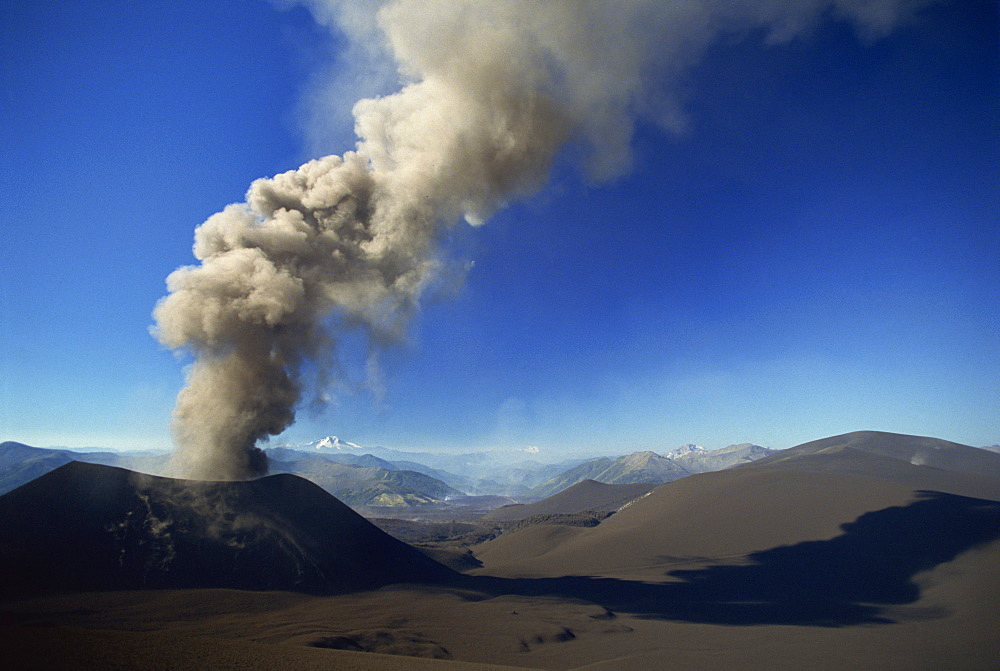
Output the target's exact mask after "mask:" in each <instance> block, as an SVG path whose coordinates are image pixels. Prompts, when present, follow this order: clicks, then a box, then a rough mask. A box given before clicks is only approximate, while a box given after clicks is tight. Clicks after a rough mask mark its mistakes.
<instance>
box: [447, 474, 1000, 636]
mask: <svg viewBox="0 0 1000 671" xmlns="http://www.w3.org/2000/svg"><path fill="white" fill-rule="evenodd" d="M842 528H843V530H844V533H843V534H842V535H840V536H837V537H836V538H833V539H830V540H826V541H808V542H802V543H797V544H795V545H788V546H781V547H776V548H772V549H770V550H765V551H763V552H756V553H753V554H751V555H749V556H748V557H747V558H748V559H749V560H750V562H751V563H750V564H746V565H738V566H737V565H715V566H709V567H707V568H703V569H697V570H675V571H670V572H669V573H668V574H667V575H669V576H671V577H673V578H676V579H679V581H678V582H668V583H658V584H654V583H644V582H637V581H629V580H618V579H611V578H587V577H566V578H542V579H510V578H492V577H488V576H477V577H468V578H467V580H468V586H469V587H472V588H474V589H477V590H481V591H485V592H489V593H492V594H498V595H499V594H521V595H532V596H535V595H558V596H563V597H571V598H578V599H584V600H586V601H592V602H596V603H599V604H601V605H603V606H605V607H607V608H609V609H610V610H612V611H616V610H620V611H624V612H629V613H636V614H639V615H643V616H646V617H649V618H657V619H669V620H683V621H688V622H700V623H711V624H728V625H763V624H787V625H813V626H846V625H855V624H864V623H890V622H892V620H891V619H890V618H888V617H887V616H886V615H885V607H886V606H894V605H903V604H911V603H914V602H916V601H917V600H918V599H919V597H920V589H919V587H918V586H917V584H916V583H915V582H914V581H913V578H914V576H915V575H916V574H918V573H920V572H922V571H926V570H929V569H932V568H934V567H935V566H938V565H939V564H942V563H945V562H948V561H951V560H952V559H954V558H955V557H957V556H958V555H959V554H961V553H963V552H965V551H966V550H969V549H972V548H973V547H976V546H978V545H981V544H985V543H988V542H991V541H995V540H997V539H1000V502H996V501H989V500H985V499H974V498H968V497H964V496H957V495H953V494H943V493H940V492H922V493H921V498H920V499H918V500H917V501H915V502H913V503H911V504H909V505H907V506H895V507H890V508H885V509H883V510H878V511H874V512H871V513H866V514H864V515H862V516H861V517H859V518H858V519H857V520H855V521H854V522H851V523H849V524H845V525H843V527H842Z"/></svg>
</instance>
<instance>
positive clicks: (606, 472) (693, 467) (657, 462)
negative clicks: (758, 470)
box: [532, 443, 776, 496]
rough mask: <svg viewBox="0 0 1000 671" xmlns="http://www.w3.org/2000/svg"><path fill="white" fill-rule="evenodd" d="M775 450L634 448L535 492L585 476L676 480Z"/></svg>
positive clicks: (745, 447) (580, 468)
mask: <svg viewBox="0 0 1000 671" xmlns="http://www.w3.org/2000/svg"><path fill="white" fill-rule="evenodd" d="M774 452H776V450H771V449H768V448H766V447H761V446H760V445H753V444H751V443H741V444H739V445H730V446H729V447H724V448H722V449H720V450H707V449H705V448H704V447H701V446H700V445H694V444H689V445H684V446H682V447H680V448H678V449H676V450H674V451H672V452H668V453H667V454H663V455H660V454H657V453H655V452H648V451H647V452H633V453H632V454H626V455H624V456H621V457H617V458H610V457H601V458H598V459H591V460H590V461H585V462H583V463H582V464H580V465H578V466H576V467H574V468H571V469H569V470H567V471H565V472H563V473H560V474H559V475H557V476H556V477H554V478H552V479H551V480H548V481H547V482H545V483H543V484H541V485H539V486H538V487H536V488H535V489H534V491H533V492H532V493H533V494H535V495H537V496H551V495H553V494H555V493H556V492H559V491H561V490H563V489H565V488H567V487H569V486H570V485H573V484H576V483H577V482H582V481H583V480H596V481H597V482H603V483H606V484H627V483H638V482H646V483H655V484H662V483H665V482H673V481H674V480H678V479H680V478H683V477H686V476H688V475H691V474H693V473H707V472H709V471H718V470H722V469H724V468H729V467H731V466H735V465H737V464H742V463H749V462H752V461H755V460H757V459H762V458H764V457H766V456H768V455H770V454H773V453H774Z"/></svg>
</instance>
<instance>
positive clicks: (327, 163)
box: [154, 0, 926, 479]
mask: <svg viewBox="0 0 1000 671" xmlns="http://www.w3.org/2000/svg"><path fill="white" fill-rule="evenodd" d="M307 4H309V6H310V8H311V9H312V10H313V13H314V15H315V16H316V18H317V20H318V21H320V22H322V23H325V24H327V25H330V26H331V27H335V28H336V29H337V30H340V31H344V32H345V33H346V34H347V35H348V36H349V37H352V38H354V40H355V44H361V45H364V47H363V49H361V50H360V51H357V53H361V51H364V53H365V54H367V55H366V57H365V62H366V63H369V64H370V63H374V62H377V60H378V53H381V52H380V49H384V53H385V54H387V55H388V56H389V57H391V59H392V62H393V63H394V65H395V69H396V72H397V73H398V76H399V78H400V87H401V88H400V89H399V90H398V92H396V93H393V94H391V95H386V96H383V97H376V98H367V99H362V100H360V101H358V102H357V103H356V104H355V106H354V109H353V114H354V119H355V131H356V133H357V137H358V142H357V147H356V150H355V151H349V152H347V153H345V154H344V155H343V156H342V157H338V156H327V157H324V158H320V159H317V160H314V161H310V162H309V163H307V164H305V165H303V166H302V167H300V168H298V169H296V170H292V171H289V172H286V173H283V174H281V175H277V176H276V177H274V178H271V179H260V180H257V181H255V182H254V183H253V184H252V185H251V186H250V190H249V191H248V193H247V198H246V202H245V203H240V204H235V205H229V206H228V207H226V208H225V209H224V210H223V211H222V212H220V213H218V214H216V215H213V216H212V217H210V218H209V219H208V220H207V221H206V222H205V223H204V224H202V225H201V226H200V227H199V228H198V229H197V231H196V233H195V244H194V255H195V257H196V258H197V259H198V260H199V262H200V265H197V266H189V267H184V268H180V269H178V270H176V271H175V272H173V273H172V274H171V275H170V276H169V277H168V278H167V286H168V290H169V295H168V296H166V297H165V298H164V299H162V300H161V301H160V303H159V304H158V305H157V307H156V310H155V313H154V317H155V319H156V327H155V333H156V335H157V337H158V338H159V339H160V341H161V342H162V343H163V344H164V345H166V346H167V347H170V348H172V349H180V348H183V349H186V350H188V351H190V352H191V353H192V354H193V356H194V363H193V365H192V367H191V368H190V370H189V372H188V380H187V386H186V387H185V388H184V389H183V390H182V391H181V393H180V394H179V396H178V399H177V407H176V410H175V413H174V432H175V440H176V443H177V450H176V462H177V465H178V468H179V473H180V474H182V475H184V476H186V477H195V478H216V479H237V478H245V477H250V476H253V475H256V474H260V473H262V472H264V471H265V470H266V460H264V459H263V456H262V454H261V453H260V452H259V450H257V449H256V448H255V445H256V443H257V442H258V441H259V440H261V439H264V438H267V437H268V436H270V435H275V434H278V433H280V432H281V431H283V430H284V429H285V428H287V427H288V426H289V425H290V424H291V423H292V422H293V421H294V417H295V410H296V408H297V407H298V405H299V403H300V401H302V399H303V394H304V393H305V392H306V391H307V390H305V389H304V388H303V387H304V383H303V378H302V369H303V366H304V364H306V363H307V362H308V363H309V365H311V366H316V367H318V369H319V370H320V371H329V370H331V368H330V366H331V363H332V362H333V360H334V355H335V351H336V345H337V334H336V332H335V331H336V330H335V329H331V328H330V326H331V324H332V323H334V322H333V321H332V320H335V322H336V323H337V324H339V325H341V326H347V327H351V328H359V329H362V330H363V331H364V332H365V333H366V335H367V336H368V338H369V341H370V343H371V344H372V347H373V349H377V348H378V347H379V346H381V345H384V344H387V343H392V342H394V341H397V340H398V339H399V338H401V337H402V335H403V334H404V333H405V329H406V326H407V323H408V321H409V319H410V317H411V316H412V315H413V313H414V311H415V310H417V308H418V305H419V300H420V297H421V294H422V292H423V291H424V289H425V288H426V287H427V285H428V283H429V282H430V281H431V280H432V279H433V278H434V277H435V275H436V274H437V273H438V272H439V271H440V269H441V266H442V261H441V259H440V258H439V257H440V253H439V249H438V241H439V240H440V238H441V236H442V234H443V232H445V231H446V230H447V229H449V228H450V227H452V226H454V225H456V224H457V223H458V222H459V221H461V220H462V219H464V220H465V221H467V222H469V223H471V224H480V223H482V222H484V221H486V220H487V219H488V218H489V217H490V216H491V215H492V214H493V213H494V212H496V211H497V210H498V209H499V208H502V207H503V206H504V205H505V204H507V203H509V202H510V201H512V200H516V199H518V198H523V197H525V196H527V195H530V194H532V193H534V192H536V191H537V190H539V189H540V188H541V187H542V186H543V185H544V184H545V181H546V179H547V177H548V174H549V171H550V168H551V166H552V163H553V161H554V160H555V159H556V156H557V153H558V152H559V151H560V150H561V149H563V148H564V147H566V146H567V145H572V146H573V147H574V148H575V149H574V151H582V154H583V156H584V162H585V166H584V168H585V170H586V172H587V174H588V175H589V176H590V177H591V178H593V179H608V178H611V177H614V176H616V175H618V174H620V173H622V172H623V171H625V170H627V169H628V167H629V164H630V152H629V145H630V142H631V138H632V134H633V131H634V127H635V124H636V122H637V120H638V119H640V118H645V119H647V120H653V121H655V122H658V123H660V124H661V125H663V126H664V127H666V128H668V129H678V128H681V127H683V121H684V117H683V114H682V112H681V110H680V109H679V106H678V105H677V103H676V100H677V92H678V88H679V84H680V82H681V78H682V77H683V75H684V73H685V72H686V71H687V70H688V69H689V68H690V66H691V65H692V64H693V63H695V62H697V60H698V59H699V58H700V57H701V56H702V54H703V53H704V52H705V50H706V49H707V48H708V47H709V46H710V45H711V44H712V43H713V42H714V41H716V40H717V39H718V38H719V37H720V36H722V35H727V34H728V35H732V34H742V33H747V34H749V33H752V32H754V31H760V32H761V33H762V34H763V35H764V36H765V39H766V40H768V41H769V42H773V43H779V42H783V41H787V40H790V39H793V38H794V37H795V36H797V35H799V34H801V33H802V32H804V31H806V30H808V29H809V28H811V27H812V26H813V25H815V24H816V23H817V22H819V21H820V20H822V19H823V18H824V15H826V14H831V15H833V16H834V18H843V19H847V20H850V21H852V22H853V23H854V24H855V25H856V26H857V27H858V29H859V32H861V33H862V34H863V35H865V36H877V35H879V34H883V33H885V32H887V31H889V30H891V29H892V27H893V26H894V25H895V24H896V22H898V21H899V20H900V19H901V18H904V17H906V16H908V15H909V14H910V13H911V12H912V11H913V10H914V9H915V8H916V6H917V5H921V4H926V3H925V2H923V1H922V0H795V1H791V0H671V1H669V2H667V1H665V0H632V1H624V0H619V1H617V2H608V1H596V0H565V1H560V0H530V1H529V0H509V1H505V2H502V1H489V0H395V1H389V2H384V3H376V2H370V1H363V2H359V3H347V2H335V1H333V0H313V1H312V2H309V3H307ZM320 377H321V378H322V377H323V376H322V375H321V376H320Z"/></svg>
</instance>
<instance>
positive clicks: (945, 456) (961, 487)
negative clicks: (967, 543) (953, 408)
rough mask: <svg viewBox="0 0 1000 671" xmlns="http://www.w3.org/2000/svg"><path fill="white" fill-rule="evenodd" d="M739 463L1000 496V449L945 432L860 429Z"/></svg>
mask: <svg viewBox="0 0 1000 671" xmlns="http://www.w3.org/2000/svg"><path fill="white" fill-rule="evenodd" d="M737 469H739V470H743V469H754V470H757V469H766V470H769V471H770V470H791V471H809V472H820V473H841V474H851V475H859V476H862V477H866V478H872V479H877V480H883V481H887V482H893V483H899V484H903V485H905V486H908V487H911V488H913V489H925V490H932V491H939V492H948V493H951V494H960V495H963V496H974V497H981V498H987V499H1000V454H997V453H993V452H990V451H988V450H983V449H979V448H976V447H970V446H968V445H961V444H959V443H953V442H950V441H947V440H941V439H939V438H930V437H927V436H910V435H905V434H899V433H887V432H884V431H854V432H852V433H845V434H842V435H839V436H831V437H829V438H823V439H821V440H814V441H810V442H808V443H803V444H801V445H797V446H795V447H791V448H789V449H787V450H781V451H780V452H776V453H774V454H772V455H770V456H768V457H765V458H763V459H761V460H759V461H755V462H753V463H752V464H744V465H741V466H738V467H737Z"/></svg>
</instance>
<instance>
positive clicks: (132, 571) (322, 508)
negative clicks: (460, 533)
mask: <svg viewBox="0 0 1000 671" xmlns="http://www.w3.org/2000/svg"><path fill="white" fill-rule="evenodd" d="M450 575H451V573H450V571H449V570H447V569H445V568H444V567H442V566H440V565H439V564H437V563H435V562H433V561H431V560H430V559H427V558H426V557H425V556H424V555H422V554H420V553H419V552H417V551H416V550H414V549H413V548H411V547H410V546H408V545H406V544H405V543H402V542H400V541H397V540H396V539H394V538H392V537H390V536H388V535H387V534H385V533H384V532H382V531H381V530H379V529H378V528H376V527H375V526H374V525H372V524H371V523H369V522H368V521H366V520H365V519H364V518H362V517H361V516H360V515H358V514H357V513H355V512H354V511H352V510H351V509H350V508H349V507H347V506H346V505H344V504H343V503H341V502H340V501H338V500H337V499H336V498H334V497H333V496H331V495H330V494H328V493H326V492H324V491H323V490H322V489H320V488H319V487H318V486H316V485H315V484H313V483H311V482H309V481H307V480H305V479H303V478H299V477H296V476H293V475H273V476H268V477H265V478H261V479H259V480H252V481H246V482H201V481H187V480H173V479H168V478H159V477H154V476H149V475H143V474H138V473H135V472H132V471H128V470H125V469H120V468H114V467H108V466H99V465H95V464H86V463H83V462H70V463H68V464H65V465H63V466H61V467H60V468H58V469H56V470H54V471H52V472H50V473H47V474H45V475H43V476H42V477H40V478H37V479H35V480H33V481H31V482H29V483H27V484H25V485H23V486H21V487H19V488H18V489H16V490H14V491H12V492H8V493H7V494H4V495H3V496H0V593H4V594H8V595H9V594H26V593H28V594H30V593H33V592H38V591H63V590H65V591H83V590H102V589H137V588H140V587H145V588H149V587H154V588H164V587H172V588H181V587H226V588H238V589H251V590H262V589H268V590H275V589H277V590H296V591H304V592H314V593H336V592H346V591H354V590H359V589H368V588H372V587H377V586H380V585H385V584H388V583H392V582H401V581H409V582H414V581H415V582H427V581H438V580H441V579H445V578H448V577H449V576H450Z"/></svg>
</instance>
